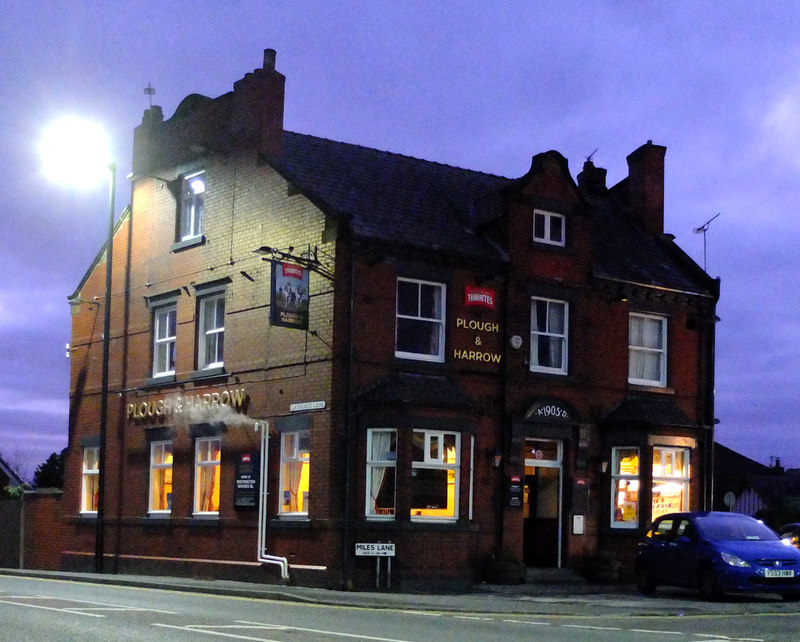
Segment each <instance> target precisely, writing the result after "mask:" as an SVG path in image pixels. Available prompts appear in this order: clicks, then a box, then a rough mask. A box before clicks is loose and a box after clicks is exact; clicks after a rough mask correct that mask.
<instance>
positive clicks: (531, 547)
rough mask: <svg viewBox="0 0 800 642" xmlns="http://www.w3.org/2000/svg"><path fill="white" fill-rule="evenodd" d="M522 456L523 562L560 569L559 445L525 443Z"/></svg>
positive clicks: (540, 442) (555, 442)
mask: <svg viewBox="0 0 800 642" xmlns="http://www.w3.org/2000/svg"><path fill="white" fill-rule="evenodd" d="M524 456H525V486H524V494H523V540H524V541H523V561H524V562H525V564H526V565H528V566H537V567H558V568H560V567H561V504H562V502H561V495H562V485H563V481H562V473H561V469H562V442H560V441H555V440H545V439H529V440H526V442H525V445H524Z"/></svg>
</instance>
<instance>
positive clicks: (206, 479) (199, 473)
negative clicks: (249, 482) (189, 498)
mask: <svg viewBox="0 0 800 642" xmlns="http://www.w3.org/2000/svg"><path fill="white" fill-rule="evenodd" d="M220 448H221V440H220V439H218V438H213V439H207V438H203V439H198V440H197V443H196V445H195V449H196V450H195V452H196V458H195V476H194V483H195V489H194V512H195V513H201V514H202V513H215V514H216V513H219V487H220V479H219V475H220Z"/></svg>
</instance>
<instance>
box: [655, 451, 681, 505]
mask: <svg viewBox="0 0 800 642" xmlns="http://www.w3.org/2000/svg"><path fill="white" fill-rule="evenodd" d="M683 510H689V449H688V448H664V447H658V446H657V447H655V448H653V514H652V516H651V518H652V519H655V518H656V517H659V516H660V515H665V514H666V513H673V512H677V511H683Z"/></svg>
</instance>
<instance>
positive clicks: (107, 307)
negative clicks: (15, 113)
mask: <svg viewBox="0 0 800 642" xmlns="http://www.w3.org/2000/svg"><path fill="white" fill-rule="evenodd" d="M108 172H109V176H108V192H109V194H108V239H107V240H106V297H105V302H104V304H103V374H102V379H101V382H100V445H99V448H98V454H97V479H98V484H97V522H96V523H95V550H94V570H95V572H96V573H103V572H104V571H105V568H104V566H105V565H104V555H105V551H104V537H105V533H104V526H105V525H104V517H105V488H106V480H105V473H106V434H107V432H108V362H109V352H110V347H111V345H110V341H111V265H112V259H113V249H114V206H115V200H116V191H117V166H116V164H115V163H109V165H108Z"/></svg>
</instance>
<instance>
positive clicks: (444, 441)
mask: <svg viewBox="0 0 800 642" xmlns="http://www.w3.org/2000/svg"><path fill="white" fill-rule="evenodd" d="M460 451H461V435H460V434H459V433H457V432H443V431H434V430H414V431H413V433H412V463H411V518H412V519H446V520H454V519H456V518H457V517H458V485H459V468H460Z"/></svg>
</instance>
